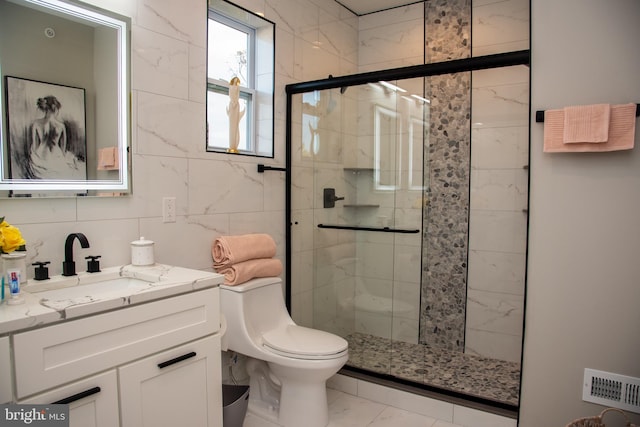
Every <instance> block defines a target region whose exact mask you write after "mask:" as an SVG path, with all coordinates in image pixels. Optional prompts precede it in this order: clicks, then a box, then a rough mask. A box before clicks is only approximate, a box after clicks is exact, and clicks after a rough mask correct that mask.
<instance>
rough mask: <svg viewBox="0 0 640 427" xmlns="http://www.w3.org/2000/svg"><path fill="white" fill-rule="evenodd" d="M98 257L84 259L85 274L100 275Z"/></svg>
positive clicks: (90, 256)
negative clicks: (85, 262)
mask: <svg viewBox="0 0 640 427" xmlns="http://www.w3.org/2000/svg"><path fill="white" fill-rule="evenodd" d="M100 258H101V257H100V255H89V256H86V257H84V259H86V260H88V261H87V273H100V261H98V260H99V259H100Z"/></svg>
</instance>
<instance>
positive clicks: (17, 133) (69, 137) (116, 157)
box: [0, 0, 130, 197]
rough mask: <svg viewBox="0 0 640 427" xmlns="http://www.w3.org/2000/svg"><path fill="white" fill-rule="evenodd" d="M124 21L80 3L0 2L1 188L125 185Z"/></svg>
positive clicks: (61, 191) (8, 193)
mask: <svg viewBox="0 0 640 427" xmlns="http://www.w3.org/2000/svg"><path fill="white" fill-rule="evenodd" d="M129 27H130V22H129V20H128V18H125V17H122V16H119V15H116V14H113V13H111V12H106V11H104V10H99V9H96V8H95V7H92V6H86V5H81V4H80V3H67V2H62V1H58V0H0V75H1V76H2V79H1V80H0V91H1V92H2V109H1V110H2V111H1V115H0V121H1V123H2V127H1V128H0V141H1V143H2V145H1V147H2V150H1V151H0V158H1V162H0V196H2V197H39V196H49V197H50V196H54V197H55V196H70V195H82V196H86V195H98V194H99V195H120V194H124V193H127V192H128V191H129V188H130V183H129V175H130V173H129V163H128V155H127V153H128V146H129Z"/></svg>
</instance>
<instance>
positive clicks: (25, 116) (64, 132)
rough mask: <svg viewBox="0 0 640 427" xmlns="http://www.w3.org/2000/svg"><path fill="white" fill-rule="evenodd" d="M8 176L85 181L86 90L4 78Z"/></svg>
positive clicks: (14, 177) (17, 78) (13, 177)
mask: <svg viewBox="0 0 640 427" xmlns="http://www.w3.org/2000/svg"><path fill="white" fill-rule="evenodd" d="M5 88H6V104H5V105H6V114H7V135H8V137H9V138H8V144H7V147H8V150H9V159H10V161H9V175H10V178H11V179H27V180H29V179H42V180H53V181H55V180H63V181H68V180H74V181H75V180H86V179H87V161H86V159H87V138H86V112H85V90H84V89H82V88H77V87H71V86H62V85H58V84H53V83H45V82H40V81H35V80H28V79H22V78H19V77H11V76H6V77H5Z"/></svg>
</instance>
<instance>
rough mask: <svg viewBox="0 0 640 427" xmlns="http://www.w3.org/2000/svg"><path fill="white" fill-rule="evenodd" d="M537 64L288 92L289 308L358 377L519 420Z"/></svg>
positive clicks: (472, 61) (492, 64)
mask: <svg viewBox="0 0 640 427" xmlns="http://www.w3.org/2000/svg"><path fill="white" fill-rule="evenodd" d="M528 62H529V51H518V52H511V53H505V54H496V55H489V56H483V57H474V58H468V59H462V60H454V61H449V62H443V63H433V64H427V65H419V66H411V67H405V68H399V69H393V70H384V71H379V72H369V73H365V74H358V75H351V76H343V77H335V78H334V77H330V78H328V79H325V80H318V81H313V82H304V83H298V84H293V85H289V86H287V168H286V170H287V172H286V174H287V222H288V227H287V236H286V237H287V260H288V262H287V275H286V276H287V287H286V299H287V304H288V307H289V309H290V310H291V313H292V317H293V318H294V320H295V321H296V322H297V323H298V324H300V325H303V326H309V327H313V328H316V329H321V330H325V331H329V332H332V333H335V334H338V335H340V336H342V337H344V338H346V339H347V340H348V341H349V352H350V355H349V362H348V363H347V366H346V368H345V369H346V370H350V371H352V372H358V373H359V374H361V375H362V374H364V375H366V376H368V377H370V378H374V379H375V378H384V379H386V380H389V379H391V380H392V381H397V382H398V383H403V384H405V385H406V384H410V385H415V386H417V387H419V388H424V389H429V390H437V391H439V392H441V393H444V394H447V395H450V396H456V397H463V398H465V399H469V400H473V401H476V402H479V403H485V404H488V405H489V406H495V407H497V408H504V409H508V410H509V409H510V410H514V411H515V409H516V408H517V405H518V399H519V381H520V359H521V346H522V327H523V313H524V281H525V252H526V250H525V248H526V230H527V198H528V196H527V193H528V146H529V141H528V117H529V107H528V105H529V99H528V95H529V68H528Z"/></svg>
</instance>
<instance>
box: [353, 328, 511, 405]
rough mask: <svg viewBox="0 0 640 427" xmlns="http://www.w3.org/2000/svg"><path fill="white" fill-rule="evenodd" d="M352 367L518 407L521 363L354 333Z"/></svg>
mask: <svg viewBox="0 0 640 427" xmlns="http://www.w3.org/2000/svg"><path fill="white" fill-rule="evenodd" d="M346 339H347V341H348V342H349V361H348V362H347V365H348V366H352V367H355V368H361V369H366V370H369V371H372V372H376V373H382V374H388V375H393V376H395V377H398V378H402V379H405V380H409V381H414V382H416V383H421V384H428V385H431V386H435V387H441V388H444V389H447V390H451V391H455V392H459V393H464V394H467V395H470V396H476V397H481V398H483V399H488V400H493V401H496V402H499V403H505V404H509V405H518V400H519V390H520V364H519V363H514V362H507V361H504V360H497V359H489V358H486V357H481V356H475V355H470V354H464V353H461V352H458V351H450V350H447V349H443V348H438V347H433V346H428V345H423V344H410V343H405V342H399V341H391V340H390V339H387V338H381V337H376V336H373V335H367V334H361V333H357V332H356V333H353V334H350V335H349V336H347V337H346Z"/></svg>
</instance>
